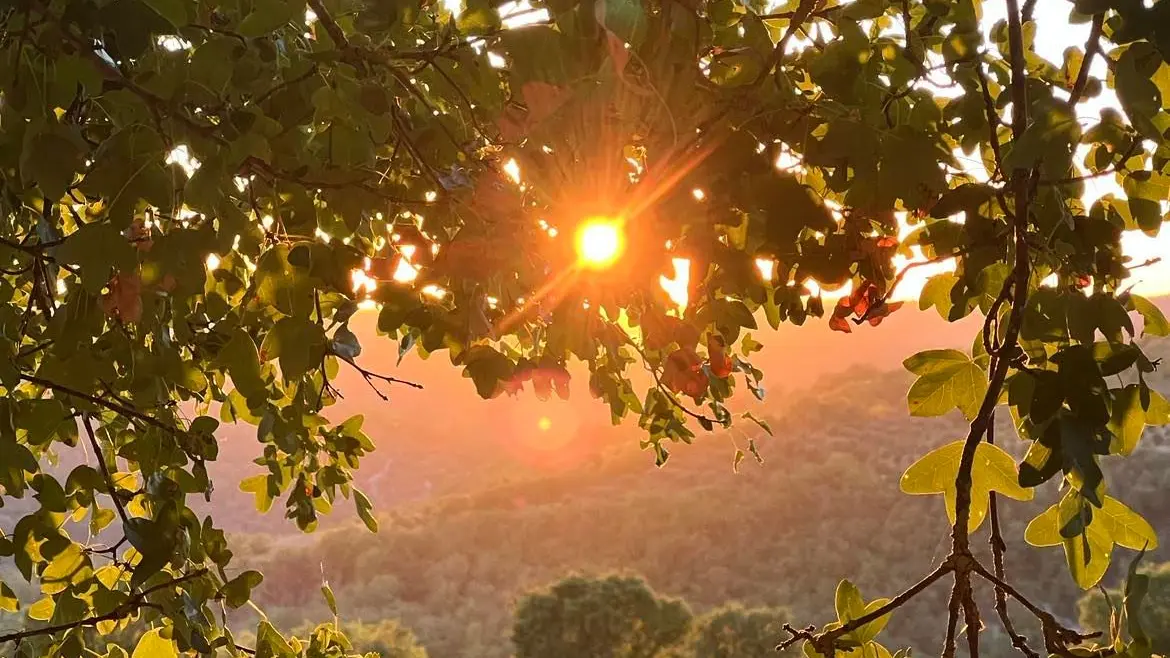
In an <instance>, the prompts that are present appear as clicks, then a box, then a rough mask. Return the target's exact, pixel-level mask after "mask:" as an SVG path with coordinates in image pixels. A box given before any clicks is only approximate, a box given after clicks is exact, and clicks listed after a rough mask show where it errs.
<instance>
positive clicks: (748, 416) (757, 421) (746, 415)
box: [742, 411, 775, 436]
mask: <svg viewBox="0 0 1170 658" xmlns="http://www.w3.org/2000/svg"><path fill="white" fill-rule="evenodd" d="M742 418H746V419H748V420H750V421H752V422H753V423H755V424H756V425H759V426H760V429H762V430H764V431H765V432H767V433H768V436H775V434H773V433H772V426H771V425H769V424H768V421H766V420H764V419H762V418H760V417H758V416H756V415H755V414H753V413H752V412H750V411H745V412H744V413H743V415H742Z"/></svg>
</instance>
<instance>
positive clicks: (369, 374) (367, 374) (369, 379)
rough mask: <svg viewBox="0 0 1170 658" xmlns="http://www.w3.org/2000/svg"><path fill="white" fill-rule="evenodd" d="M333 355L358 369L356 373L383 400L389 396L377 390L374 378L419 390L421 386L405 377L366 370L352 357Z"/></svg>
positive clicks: (386, 399)
mask: <svg viewBox="0 0 1170 658" xmlns="http://www.w3.org/2000/svg"><path fill="white" fill-rule="evenodd" d="M334 356H336V357H338V358H339V359H341V360H342V361H344V362H346V363H348V364H349V365H351V366H353V369H354V370H357V371H358V374H359V375H361V376H362V379H365V380H366V383H367V384H369V385H370V388H372V389H374V392H375V393H377V394H378V397H380V398H382V400H383V401H389V400H390V397H389V396H387V395H386V394H385V393H383V392H382V391H381V390H379V389H378V387H377V386H375V385H374V381H375V380H378V381H383V382H386V383H387V384H405V385H406V386H409V387H411V388H417V389H420V390H421V389H422V387H423V385H422V384H417V383H415V382H411V381H407V380H405V379H398V378H397V377H390V376H389V375H380V374H378V373H376V372H373V371H370V370H366V369H365V368H363V367H361V366H359V365H358V364H357V362H355V361H354V360H353V359H350V358H348V357H344V356H341V355H340V354H336V353H335V354H334Z"/></svg>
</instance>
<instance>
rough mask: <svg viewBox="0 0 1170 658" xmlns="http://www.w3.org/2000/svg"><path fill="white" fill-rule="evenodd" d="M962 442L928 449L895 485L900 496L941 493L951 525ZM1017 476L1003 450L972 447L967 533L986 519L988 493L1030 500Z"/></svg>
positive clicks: (981, 445) (982, 444)
mask: <svg viewBox="0 0 1170 658" xmlns="http://www.w3.org/2000/svg"><path fill="white" fill-rule="evenodd" d="M963 443H964V442H963V441H956V442H954V443H949V444H947V445H945V446H943V447H941V448H937V449H935V450H932V451H931V452H930V453H928V454H926V455H925V456H923V457H922V458H921V459H919V460H918V461H916V462H914V464H913V465H911V466H910V468H908V469H906V472H905V473H903V474H902V479H901V481H900V483H899V486H900V487H901V489H902V492H903V493H908V494H914V495H925V494H940V493H941V494H942V495H943V500H944V502H945V503H946V508H947V518H949V519H950V521H951V523H952V524H954V522H955V496H956V490H955V476H956V475H957V474H958V472H959V461H960V459H961V458H962V454H963ZM1017 477H1018V476H1017V473H1016V464H1015V462H1014V461H1013V460H1012V457H1011V455H1009V454H1008V453H1006V452H1004V450H1003V448H1000V447H999V446H995V445H992V444H989V443H980V444H979V445H978V446H977V447H976V450H975V460H974V462H973V464H972V467H971V516H970V522H969V524H968V528H969V529H970V531H972V532H974V531H975V530H976V529H977V528H978V527H979V526H980V524H982V523H983V519H984V517H986V516H987V508H988V505H989V500H990V492H992V491H997V492H999V493H1001V494H1003V495H1005V496H1007V497H1009V498H1014V499H1016V500H1031V499H1032V496H1033V493H1034V492H1033V490H1032V489H1026V488H1024V487H1021V486H1020V484H1019V483H1018V482H1017Z"/></svg>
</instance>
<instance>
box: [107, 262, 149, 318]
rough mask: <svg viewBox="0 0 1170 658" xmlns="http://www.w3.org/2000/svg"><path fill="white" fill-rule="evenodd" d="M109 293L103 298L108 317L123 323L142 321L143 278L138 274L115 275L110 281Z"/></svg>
mask: <svg viewBox="0 0 1170 658" xmlns="http://www.w3.org/2000/svg"><path fill="white" fill-rule="evenodd" d="M108 287H109V289H110V290H109V292H107V293H106V294H105V295H103V296H102V308H103V309H104V310H105V312H106V315H108V316H110V317H112V318H118V319H120V320H122V321H123V322H138V321H139V320H141V319H142V278H141V277H139V276H138V275H137V274H131V275H125V274H122V273H119V274H115V275H114V278H112V279H110V283H109V286H108Z"/></svg>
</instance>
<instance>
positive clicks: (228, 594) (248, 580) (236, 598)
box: [219, 570, 264, 610]
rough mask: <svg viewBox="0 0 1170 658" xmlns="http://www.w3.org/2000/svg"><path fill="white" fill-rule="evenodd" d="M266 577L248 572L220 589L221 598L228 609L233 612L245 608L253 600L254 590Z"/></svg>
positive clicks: (254, 572)
mask: <svg viewBox="0 0 1170 658" xmlns="http://www.w3.org/2000/svg"><path fill="white" fill-rule="evenodd" d="M263 581H264V576H263V574H261V573H260V572H259V571H252V570H248V571H245V572H244V573H242V574H240V575H238V576H236V577H235V578H232V579H231V580H229V581H228V582H226V583H224V585H223V587H221V588H220V589H219V596H221V597H223V598H224V600H225V602H226V603H227V605H228V607H230V608H232V609H233V610H234V609H236V608H239V607H241V606H243V605H244V604H245V603H247V602H248V600H249V599H251V598H252V590H254V589H256V587H258V586H259V585H260V583H261V582H263Z"/></svg>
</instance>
